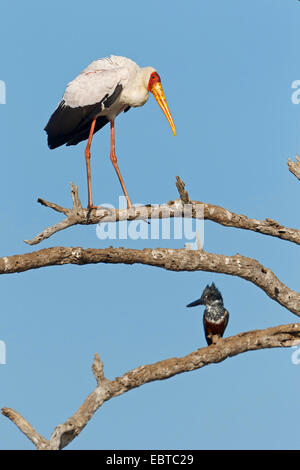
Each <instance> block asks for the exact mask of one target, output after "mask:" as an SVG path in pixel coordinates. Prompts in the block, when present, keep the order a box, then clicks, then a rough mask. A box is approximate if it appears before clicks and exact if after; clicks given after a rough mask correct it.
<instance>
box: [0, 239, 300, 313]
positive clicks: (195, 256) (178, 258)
mask: <svg viewBox="0 0 300 470" xmlns="http://www.w3.org/2000/svg"><path fill="white" fill-rule="evenodd" d="M97 263H108V264H119V263H124V264H145V265H149V266H156V267H159V268H163V269H167V270H168V271H208V272H215V273H222V274H229V275H231V276H238V277H240V278H242V279H245V280H247V281H250V282H252V283H253V284H255V285H256V286H258V287H260V288H261V289H262V290H263V291H264V292H265V293H266V294H267V295H268V296H269V297H271V299H273V300H275V301H276V302H278V303H279V304H281V305H282V306H284V307H286V308H287V309H288V310H290V311H291V312H293V313H294V314H295V315H297V316H300V294H299V293H297V292H295V291H293V290H291V289H289V288H288V287H287V286H286V285H285V284H283V283H282V282H281V281H280V280H279V279H278V278H277V277H276V276H275V274H274V273H273V272H272V271H271V270H270V269H268V268H266V267H264V266H263V265H262V264H260V263H259V262H258V261H257V260H255V259H253V258H247V257H245V256H241V255H239V254H236V255H234V256H224V255H217V254H214V253H207V252H206V251H203V250H187V249H168V248H156V249H150V248H145V249H143V250H134V249H125V248H105V249H97V248H87V249H83V248H81V247H76V248H72V247H52V248H45V249H43V250H39V251H35V252H32V253H26V254H23V255H13V256H9V257H4V258H0V274H12V273H20V272H24V271H28V270H30V269H37V268H42V267H45V266H55V265H56V266H59V265H63V264H78V265H81V264H97Z"/></svg>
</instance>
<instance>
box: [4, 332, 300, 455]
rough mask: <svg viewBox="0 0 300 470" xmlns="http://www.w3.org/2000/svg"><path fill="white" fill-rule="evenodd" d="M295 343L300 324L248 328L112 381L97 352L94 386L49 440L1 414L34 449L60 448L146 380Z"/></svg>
mask: <svg viewBox="0 0 300 470" xmlns="http://www.w3.org/2000/svg"><path fill="white" fill-rule="evenodd" d="M298 344H300V324H299V323H292V324H289V325H280V326H276V327H272V328H267V329H265V330H254V331H248V332H245V333H239V334H238V335H236V336H231V337H228V338H223V339H220V340H219V341H218V342H217V344H212V345H211V346H208V347H205V348H201V349H198V350H197V351H194V352H192V353H190V354H188V355H187V356H184V357H179V358H178V357H173V358H169V359H165V360H163V361H159V362H156V363H154V364H148V365H143V366H140V367H137V368H136V369H133V370H131V371H129V372H126V373H125V374H123V375H122V376H121V377H116V378H115V379H114V380H108V379H106V378H105V377H104V374H103V363H102V362H101V360H100V357H99V355H98V354H96V355H95V360H94V363H93V366H92V370H93V372H94V375H95V377H96V380H97V387H96V388H95V390H94V391H93V392H92V393H90V395H88V397H87V398H86V399H85V401H84V402H83V404H82V405H81V406H80V408H79V409H78V410H77V411H76V412H75V413H74V414H73V416H71V417H70V418H68V419H67V420H66V421H65V422H64V423H62V424H60V425H58V426H57V427H56V428H55V430H54V432H53V433H52V436H51V438H50V440H47V439H45V438H44V437H42V436H41V435H40V434H38V433H37V432H36V431H35V430H34V428H33V427H32V426H31V425H30V424H29V423H28V422H27V421H26V420H25V419H24V418H23V417H22V416H21V415H20V414H19V413H18V412H16V411H14V410H12V409H10V408H2V414H4V415H5V416H7V417H8V418H9V419H10V420H11V421H13V422H14V423H15V424H16V425H17V426H18V427H19V429H21V431H22V432H24V434H25V435H26V436H27V437H28V438H29V439H30V440H31V441H32V442H33V444H34V445H35V446H36V448H37V449H40V450H41V449H43V450H44V449H48V450H60V449H63V448H64V447H66V446H67V445H68V444H69V443H70V442H72V441H73V440H74V439H75V437H77V436H78V435H79V434H80V433H81V431H82V430H83V429H84V428H85V426H86V425H87V424H88V422H89V421H90V419H91V418H92V417H93V416H94V414H95V413H96V411H97V410H98V409H99V408H100V407H101V406H102V405H103V403H105V402H106V401H108V400H110V399H111V398H114V397H117V396H119V395H122V394H123V393H126V392H128V391H129V390H133V389H135V388H137V387H140V386H142V385H145V384H146V383H149V382H153V381H156V380H165V379H168V378H170V377H173V376H174V375H177V374H182V373H184V372H190V371H193V370H197V369H200V368H202V367H205V366H208V365H210V364H214V363H218V362H221V361H224V360H225V359H227V358H229V357H233V356H237V355H238V354H242V353H244V352H247V351H254V350H260V349H268V348H280V347H291V346H296V345H298Z"/></svg>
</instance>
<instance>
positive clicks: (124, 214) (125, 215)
mask: <svg viewBox="0 0 300 470" xmlns="http://www.w3.org/2000/svg"><path fill="white" fill-rule="evenodd" d="M176 185H177V189H178V192H179V195H180V198H179V199H176V200H175V201H169V202H168V203H165V204H158V205H151V204H149V205H145V206H135V207H134V206H133V207H131V208H130V209H108V208H104V207H99V208H98V209H84V208H83V207H82V205H81V202H80V199H79V196H78V187H77V186H75V185H74V184H73V183H71V195H72V201H73V207H72V209H67V208H64V207H61V206H59V205H58V204H55V203H53V202H49V201H45V200H44V199H41V198H39V199H38V202H39V203H40V204H42V205H43V206H45V207H49V208H50V209H53V210H55V211H57V212H60V213H63V214H64V215H65V216H66V218H65V219H63V220H62V221H60V222H58V223H57V224H55V225H53V226H51V227H47V228H46V229H44V230H43V231H42V232H41V233H39V234H38V235H36V236H35V237H34V238H33V239H32V240H25V242H26V243H27V244H28V245H36V244H38V243H40V242H42V241H43V240H46V239H47V238H49V237H51V236H52V235H54V234H55V233H57V232H59V231H60V230H64V229H66V228H68V227H71V226H73V225H77V224H79V225H92V224H99V223H104V222H120V221H123V220H128V221H131V220H142V219H144V220H145V219H165V218H174V217H184V216H186V217H192V218H194V219H203V218H204V219H205V220H210V221H212V222H215V223H218V224H220V225H223V226H225V227H234V228H239V229H244V230H251V231H253V232H257V233H261V234H264V235H269V236H271V237H277V238H280V239H282V240H287V241H290V242H292V243H296V244H298V245H300V230H297V229H295V228H287V227H284V226H283V225H281V224H279V223H278V222H277V221H275V220H272V219H270V218H266V219H265V220H257V219H253V218H248V217H247V216H245V215H241V214H235V213H234V212H231V211H229V210H228V209H225V208H223V207H221V206H216V205H213V204H207V203H204V202H201V201H191V200H190V198H189V195H188V193H187V191H186V190H185V184H184V182H183V181H182V180H181V179H180V178H179V177H178V176H177V183H176ZM185 210H186V212H185Z"/></svg>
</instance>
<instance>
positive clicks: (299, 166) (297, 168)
mask: <svg viewBox="0 0 300 470" xmlns="http://www.w3.org/2000/svg"><path fill="white" fill-rule="evenodd" d="M288 167H289V170H290V172H291V173H293V175H295V176H296V178H298V180H300V158H299V157H298V155H296V161H295V162H293V161H292V160H291V159H290V158H289V159H288Z"/></svg>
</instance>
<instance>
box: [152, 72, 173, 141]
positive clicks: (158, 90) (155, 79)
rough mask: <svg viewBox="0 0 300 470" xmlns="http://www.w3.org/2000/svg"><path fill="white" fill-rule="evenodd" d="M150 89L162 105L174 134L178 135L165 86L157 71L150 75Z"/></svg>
mask: <svg viewBox="0 0 300 470" xmlns="http://www.w3.org/2000/svg"><path fill="white" fill-rule="evenodd" d="M148 91H151V93H152V94H153V96H154V98H155V99H156V101H157V103H158V104H159V106H160V107H161V109H162V111H163V113H164V115H165V116H166V118H167V119H168V121H169V124H170V126H171V129H172V131H173V133H174V135H176V128H175V124H174V121H173V119H172V116H171V113H170V110H169V106H168V104H167V100H166V97H165V94H164V91H163V88H162V85H161V81H160V76H159V75H158V73H157V72H152V73H151V75H150V78H149V83H148Z"/></svg>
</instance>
